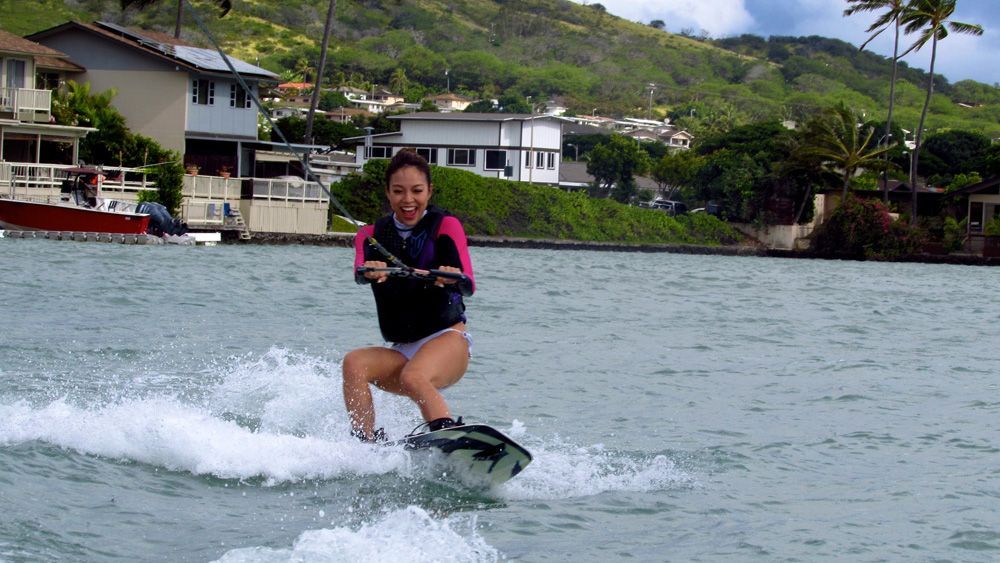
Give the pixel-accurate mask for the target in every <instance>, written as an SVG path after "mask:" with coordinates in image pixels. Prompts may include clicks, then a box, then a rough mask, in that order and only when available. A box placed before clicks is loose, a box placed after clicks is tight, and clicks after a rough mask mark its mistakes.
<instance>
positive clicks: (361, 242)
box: [354, 225, 375, 270]
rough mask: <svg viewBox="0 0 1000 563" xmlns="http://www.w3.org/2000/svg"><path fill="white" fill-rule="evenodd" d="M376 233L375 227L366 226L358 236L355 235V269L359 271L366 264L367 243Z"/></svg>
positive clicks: (359, 230)
mask: <svg viewBox="0 0 1000 563" xmlns="http://www.w3.org/2000/svg"><path fill="white" fill-rule="evenodd" d="M374 232H375V225H365V226H364V227H361V228H360V229H358V234H356V235H354V269H355V270H357V269H358V268H359V267H361V266H363V265H364V263H365V241H366V240H368V237H370V236H372V234H373V233H374Z"/></svg>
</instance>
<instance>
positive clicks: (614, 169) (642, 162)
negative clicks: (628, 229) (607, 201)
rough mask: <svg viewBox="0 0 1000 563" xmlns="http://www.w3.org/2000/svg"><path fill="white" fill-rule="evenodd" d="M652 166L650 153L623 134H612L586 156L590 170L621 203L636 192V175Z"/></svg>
mask: <svg viewBox="0 0 1000 563" xmlns="http://www.w3.org/2000/svg"><path fill="white" fill-rule="evenodd" d="M648 168H649V156H648V155H647V154H646V151H644V150H642V149H641V148H640V147H639V145H638V143H636V142H635V141H633V140H632V139H629V138H628V137H624V136H622V135H612V136H611V138H610V139H609V140H608V141H607V142H606V143H602V144H600V145H597V146H596V147H594V150H592V151H590V155H589V157H588V159H587V173H588V174H590V175H591V176H593V177H594V178H595V179H596V180H597V182H598V183H599V185H600V187H601V188H603V189H604V190H605V191H606V192H608V195H609V196H610V197H612V198H614V199H615V200H617V201H620V202H622V203H626V202H628V201H629V200H630V199H631V198H632V196H634V195H635V194H636V192H637V190H636V186H635V176H636V175H637V174H642V173H643V172H645V171H646V170H647V169H648Z"/></svg>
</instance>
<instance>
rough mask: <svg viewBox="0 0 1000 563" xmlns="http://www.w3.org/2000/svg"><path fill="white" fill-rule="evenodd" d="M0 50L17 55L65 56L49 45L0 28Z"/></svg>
mask: <svg viewBox="0 0 1000 563" xmlns="http://www.w3.org/2000/svg"><path fill="white" fill-rule="evenodd" d="M0 51H2V52H4V53H15V54H18V55H31V56H42V57H61V58H66V57H67V55H66V53H63V52H61V51H56V50H55V49H53V48H51V47H46V46H45V45H42V44H40V43H35V42H34V41H31V40H29V39H25V38H23V37H18V36H17V35H14V34H13V33H10V32H7V31H4V30H2V29H0Z"/></svg>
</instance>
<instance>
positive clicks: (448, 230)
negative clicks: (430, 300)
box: [437, 215, 476, 297]
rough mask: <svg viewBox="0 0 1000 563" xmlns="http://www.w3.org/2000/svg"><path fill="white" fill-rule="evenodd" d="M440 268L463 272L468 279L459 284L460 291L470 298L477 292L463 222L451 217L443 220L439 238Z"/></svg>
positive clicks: (453, 281)
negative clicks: (448, 267)
mask: <svg viewBox="0 0 1000 563" xmlns="http://www.w3.org/2000/svg"><path fill="white" fill-rule="evenodd" d="M437 258H438V259H439V260H440V264H437V266H438V267H442V269H444V268H443V266H453V267H456V268H458V269H459V270H461V272H462V273H463V274H465V275H466V277H467V278H468V279H467V280H462V281H460V282H457V287H458V290H459V291H460V292H461V293H462V295H463V296H465V297H468V296H470V295H472V294H473V293H474V292H475V291H476V280H475V276H474V274H473V272H472V259H471V258H470V257H469V243H468V240H467V239H466V238H465V229H463V228H462V222H461V221H459V220H458V219H457V218H456V217H452V216H451V215H449V216H447V217H445V218H444V219H442V220H441V227H440V229H438V237H437ZM442 281H444V283H456V282H455V280H446V281H445V280H442Z"/></svg>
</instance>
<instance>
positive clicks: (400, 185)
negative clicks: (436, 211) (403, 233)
mask: <svg viewBox="0 0 1000 563" xmlns="http://www.w3.org/2000/svg"><path fill="white" fill-rule="evenodd" d="M385 195H386V197H387V198H388V199H389V207H391V208H392V212H393V213H394V214H395V215H396V220H397V221H399V222H400V223H402V224H404V225H407V226H410V227H412V226H414V225H416V224H417V223H418V222H419V221H420V219H421V218H422V217H423V216H424V211H425V210H426V209H427V204H428V203H429V202H430V199H431V184H430V181H429V179H428V178H427V176H426V175H425V174H424V173H423V172H422V171H421V170H420V169H419V168H417V167H415V166H403V167H402V168H400V169H399V170H396V171H395V172H393V173H392V176H390V177H389V186H388V187H386V190H385Z"/></svg>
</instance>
